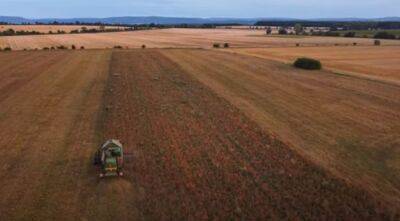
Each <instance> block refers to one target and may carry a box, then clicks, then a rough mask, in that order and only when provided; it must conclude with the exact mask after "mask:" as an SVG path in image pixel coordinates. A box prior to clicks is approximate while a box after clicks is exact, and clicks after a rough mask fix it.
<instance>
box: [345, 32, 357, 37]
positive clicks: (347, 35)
mask: <svg viewBox="0 0 400 221" xmlns="http://www.w3.org/2000/svg"><path fill="white" fill-rule="evenodd" d="M343 36H344V37H346V38H354V37H355V36H356V33H355V32H347V33H346V34H344V35H343Z"/></svg>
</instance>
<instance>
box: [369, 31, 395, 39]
mask: <svg viewBox="0 0 400 221" xmlns="http://www.w3.org/2000/svg"><path fill="white" fill-rule="evenodd" d="M374 38H377V39H396V36H395V35H393V34H390V33H388V32H386V31H381V32H378V33H376V34H375V35H374Z"/></svg>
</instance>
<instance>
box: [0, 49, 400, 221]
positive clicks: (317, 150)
mask: <svg viewBox="0 0 400 221" xmlns="http://www.w3.org/2000/svg"><path fill="white" fill-rule="evenodd" d="M0 79H1V81H0V92H1V93H0V147H1V148H0V158H1V159H2V160H1V161H0V177H1V181H0V195H1V196H2V197H1V198H0V220H15V219H35V220H54V219H71V220H78V219H79V220H110V219H115V220H170V219H177V220H187V219H193V220H199V219H222V220H226V219H245V220H253V219H260V220H261V219H268V218H270V219H276V220H278V219H289V220H293V219H305V220H310V219H314V220H317V219H343V220H380V219H393V220H395V219H398V218H399V217H398V215H397V216H396V215H395V214H396V213H398V209H399V208H398V205H400V204H398V202H399V199H400V197H399V184H400V182H399V175H398V174H399V173H398V172H399V168H400V166H399V162H400V161H399V158H398V156H399V153H398V149H396V147H397V146H398V145H399V140H398V136H397V135H398V134H399V129H400V127H399V123H398V122H399V118H400V116H399V113H400V111H399V110H400V100H399V96H397V95H398V94H399V92H400V88H399V87H397V86H394V85H388V84H384V83H380V82H375V81H367V80H363V79H359V78H352V77H348V76H342V75H336V74H333V73H330V72H326V71H321V72H313V73H309V72H305V71H298V70H295V69H293V68H292V67H290V66H288V65H285V64H281V63H277V62H273V61H268V60H266V59H261V58H256V57H253V56H245V55H235V54H231V53H225V52H216V51H213V50H196V49H186V50H183V49H180V50H176V49H175V50H173V49H171V50H167V49H162V50H161V49H160V50H155V49H153V50H119V51H111V50H85V51H53V52H44V51H42V52H40V51H38V52H10V53H0ZM274 134H276V135H274ZM110 137H114V138H118V139H120V140H121V141H122V142H123V143H124V144H125V147H126V151H128V152H131V153H133V156H134V157H133V159H129V160H128V161H127V165H126V166H125V167H126V171H125V172H126V176H125V177H124V178H122V179H108V180H102V181H101V180H99V179H98V178H97V175H98V174H97V173H98V172H97V170H96V169H95V168H94V167H93V165H92V157H93V153H94V152H95V150H96V148H97V147H98V146H99V145H100V144H101V142H102V141H104V139H108V138H110ZM277 137H278V138H277ZM280 140H283V141H284V142H281V141H280ZM349 159H350V160H349Z"/></svg>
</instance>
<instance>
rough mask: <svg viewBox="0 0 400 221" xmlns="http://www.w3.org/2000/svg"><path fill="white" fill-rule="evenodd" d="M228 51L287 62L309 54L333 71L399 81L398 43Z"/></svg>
mask: <svg viewBox="0 0 400 221" xmlns="http://www.w3.org/2000/svg"><path fill="white" fill-rule="evenodd" d="M229 50H231V49H229ZM232 51H233V52H236V53H240V54H245V55H252V56H256V57H260V58H267V59H272V60H277V61H283V62H289V63H292V62H293V61H294V60H296V58H299V57H311V58H315V59H319V60H321V61H322V63H323V65H324V67H326V68H328V69H330V70H332V71H334V72H339V73H347V74H352V75H353V76H359V77H367V78H370V79H375V80H381V81H386V82H392V83H397V84H398V85H400V47H399V46H386V47H376V46H367V47H366V46H362V47H351V46H344V47H343V46H342V47H291V48H287V47H286V48H268V49H263V48H246V49H232Z"/></svg>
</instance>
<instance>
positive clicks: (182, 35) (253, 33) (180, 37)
mask: <svg viewBox="0 0 400 221" xmlns="http://www.w3.org/2000/svg"><path fill="white" fill-rule="evenodd" d="M214 42H218V43H225V42H228V43H230V44H231V46H232V47H268V48H270V47H295V45H296V43H300V44H301V45H302V46H317V45H318V46H324V45H334V44H339V45H350V44H352V43H353V42H357V43H358V45H364V46H365V45H372V44H373V39H364V38H337V37H304V36H281V37H280V36H268V37H267V36H266V35H265V32H264V31H262V30H239V29H237V30H233V29H232V30H229V29H162V30H148V31H135V32H117V33H96V34H73V35H71V34H66V35H39V36H8V37H0V47H2V48H4V47H11V48H13V49H14V50H23V49H35V48H37V49H42V48H44V47H51V46H58V45H64V46H68V47H70V46H71V45H73V44H74V45H76V46H78V47H80V46H84V47H85V48H112V47H114V46H116V45H120V46H123V47H129V48H139V47H141V46H142V45H143V44H145V45H146V46H147V47H150V48H176V47H179V48H188V47H189V48H210V47H212V44H213V43H214ZM382 45H400V41H398V40H386V41H384V40H383V41H382Z"/></svg>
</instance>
